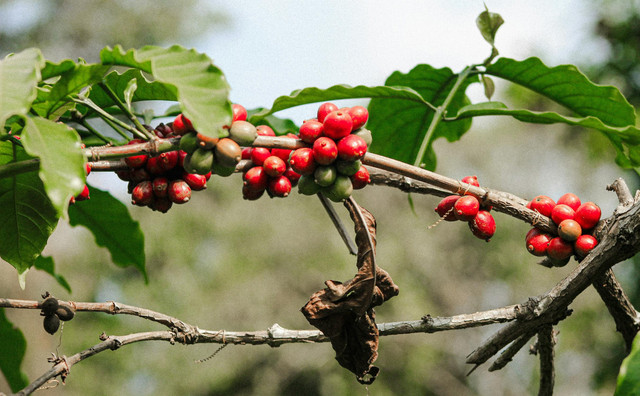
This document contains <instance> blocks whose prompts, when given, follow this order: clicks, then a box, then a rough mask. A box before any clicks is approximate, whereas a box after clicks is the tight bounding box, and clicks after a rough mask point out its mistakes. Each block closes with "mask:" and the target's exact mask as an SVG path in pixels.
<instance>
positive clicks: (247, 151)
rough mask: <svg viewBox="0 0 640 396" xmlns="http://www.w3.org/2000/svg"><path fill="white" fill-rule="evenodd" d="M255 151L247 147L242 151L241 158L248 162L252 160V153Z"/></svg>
mask: <svg viewBox="0 0 640 396" xmlns="http://www.w3.org/2000/svg"><path fill="white" fill-rule="evenodd" d="M252 150H253V148H252V147H245V148H243V149H242V153H241V154H240V158H242V159H243V160H248V159H251V151H252Z"/></svg>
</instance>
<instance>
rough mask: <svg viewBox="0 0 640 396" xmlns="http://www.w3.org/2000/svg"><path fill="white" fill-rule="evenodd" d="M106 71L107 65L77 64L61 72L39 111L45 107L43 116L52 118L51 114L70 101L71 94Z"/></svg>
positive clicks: (97, 78) (100, 78) (82, 88)
mask: <svg viewBox="0 0 640 396" xmlns="http://www.w3.org/2000/svg"><path fill="white" fill-rule="evenodd" d="M108 71H109V66H106V65H99V64H89V65H86V64H77V65H75V67H74V68H73V69H70V70H68V71H65V72H64V73H62V74H61V75H60V79H59V80H58V81H56V82H55V83H54V84H53V85H52V86H51V89H50V91H49V95H48V96H47V97H46V100H45V103H44V104H42V103H40V104H39V109H41V111H42V110H43V109H46V113H45V114H44V115H43V116H45V117H47V118H52V117H51V116H52V115H54V114H57V113H59V112H57V110H59V109H60V108H61V107H63V106H65V105H67V104H68V103H70V102H71V97H72V95H74V94H78V93H80V92H81V91H83V90H84V89H85V88H86V87H88V86H90V85H92V84H95V83H97V82H100V81H101V80H102V79H103V78H104V75H105V74H106V73H107V72H108ZM41 114H42V113H41Z"/></svg>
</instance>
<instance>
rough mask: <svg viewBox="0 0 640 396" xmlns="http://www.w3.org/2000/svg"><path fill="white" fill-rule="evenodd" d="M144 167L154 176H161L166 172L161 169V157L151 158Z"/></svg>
mask: <svg viewBox="0 0 640 396" xmlns="http://www.w3.org/2000/svg"><path fill="white" fill-rule="evenodd" d="M144 167H145V169H146V170H148V171H149V173H150V174H152V175H160V174H162V173H164V170H163V169H162V168H161V167H160V157H149V159H147V163H146V164H145V165H144Z"/></svg>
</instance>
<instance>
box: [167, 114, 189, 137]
mask: <svg viewBox="0 0 640 396" xmlns="http://www.w3.org/2000/svg"><path fill="white" fill-rule="evenodd" d="M172 127H173V133H175V134H178V135H184V134H185V133H187V132H189V131H193V124H191V121H190V120H189V119H188V118H187V117H185V116H184V115H182V114H178V116H177V117H176V118H175V119H174V120H173V126H172Z"/></svg>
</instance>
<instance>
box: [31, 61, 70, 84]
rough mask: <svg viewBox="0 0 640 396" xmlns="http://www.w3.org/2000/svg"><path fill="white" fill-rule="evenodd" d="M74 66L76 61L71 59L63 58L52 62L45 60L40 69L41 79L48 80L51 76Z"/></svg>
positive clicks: (55, 75)
mask: <svg viewBox="0 0 640 396" xmlns="http://www.w3.org/2000/svg"><path fill="white" fill-rule="evenodd" d="M75 67H76V63H75V62H74V61H72V60H71V59H65V60H63V61H61V62H60V63H53V62H50V61H46V63H45V65H44V67H43V68H42V71H41V72H40V73H41V75H42V81H45V80H48V79H50V78H52V77H57V76H59V75H61V74H63V73H66V72H68V71H71V70H73V69H74V68H75Z"/></svg>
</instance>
